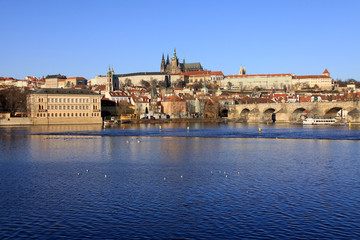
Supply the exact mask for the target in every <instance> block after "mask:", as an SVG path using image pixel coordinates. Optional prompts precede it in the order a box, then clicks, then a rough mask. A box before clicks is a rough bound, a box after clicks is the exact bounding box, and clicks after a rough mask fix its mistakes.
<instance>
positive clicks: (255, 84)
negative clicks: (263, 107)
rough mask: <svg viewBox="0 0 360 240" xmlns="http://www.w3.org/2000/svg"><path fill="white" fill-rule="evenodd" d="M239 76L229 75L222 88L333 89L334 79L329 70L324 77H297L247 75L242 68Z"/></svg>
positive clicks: (223, 81) (290, 75) (288, 74)
mask: <svg viewBox="0 0 360 240" xmlns="http://www.w3.org/2000/svg"><path fill="white" fill-rule="evenodd" d="M239 73H240V74H239V75H229V76H226V77H225V78H224V80H222V81H221V87H223V88H232V89H240V90H252V89H254V88H262V89H284V88H286V89H296V88H297V86H305V85H306V86H307V87H310V88H313V87H316V86H318V87H319V88H322V89H331V87H332V79H331V77H330V74H329V72H328V71H327V69H325V71H324V72H323V74H322V75H306V76H297V75H295V74H290V73H286V74H255V75H247V74H246V71H245V68H244V69H243V68H240V72H239Z"/></svg>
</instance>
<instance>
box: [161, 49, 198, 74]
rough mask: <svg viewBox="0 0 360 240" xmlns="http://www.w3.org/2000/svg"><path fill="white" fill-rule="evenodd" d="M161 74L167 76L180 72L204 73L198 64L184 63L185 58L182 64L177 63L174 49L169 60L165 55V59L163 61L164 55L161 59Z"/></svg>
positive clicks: (177, 59)
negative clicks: (163, 73)
mask: <svg viewBox="0 0 360 240" xmlns="http://www.w3.org/2000/svg"><path fill="white" fill-rule="evenodd" d="M160 71H161V72H165V73H167V74H179V73H182V72H192V71H204V70H203V68H202V66H201V64H200V63H187V64H186V63H185V57H184V58H183V61H182V63H181V62H180V61H179V58H178V57H177V55H176V48H174V53H173V56H172V58H171V59H170V58H169V54H167V59H166V61H165V58H164V54H163V55H162V58H161V67H160Z"/></svg>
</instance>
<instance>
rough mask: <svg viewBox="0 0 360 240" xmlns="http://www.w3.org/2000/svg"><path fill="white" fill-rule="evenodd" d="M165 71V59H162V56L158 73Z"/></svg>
mask: <svg viewBox="0 0 360 240" xmlns="http://www.w3.org/2000/svg"><path fill="white" fill-rule="evenodd" d="M168 57H169V56H168ZM165 70H166V64H165V58H164V54H163V55H162V59H161V70H160V71H161V72H165Z"/></svg>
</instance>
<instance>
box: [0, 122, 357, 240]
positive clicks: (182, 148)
mask: <svg viewBox="0 0 360 240" xmlns="http://www.w3.org/2000/svg"><path fill="white" fill-rule="evenodd" d="M259 128H261V133H259V130H258V129H259ZM359 140H360V128H358V127H352V128H351V129H349V128H347V127H346V126H342V127H307V128H305V127H303V126H287V125H274V126H273V125H270V126H267V125H242V124H191V125H190V129H189V131H187V130H186V125H184V124H166V125H162V129H161V130H160V129H159V125H150V124H149V125H146V124H143V125H125V129H123V128H108V129H102V128H101V127H100V126H51V127H48V126H46V127H8V128H0V239H30V238H33V239H85V238H88V239H143V238H147V239H174V238H175V239H176V238H180V239H297V238H299V239H312V238H316V239H359V238H360V157H359V156H360V141H359Z"/></svg>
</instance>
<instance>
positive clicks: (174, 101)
mask: <svg viewBox="0 0 360 240" xmlns="http://www.w3.org/2000/svg"><path fill="white" fill-rule="evenodd" d="M161 105H162V109H163V113H164V114H166V115H169V116H170V117H171V118H179V117H180V118H181V117H185V116H187V112H186V101H185V100H184V99H181V98H180V97H178V96H176V95H171V96H168V97H164V98H163V100H162V102H161Z"/></svg>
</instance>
